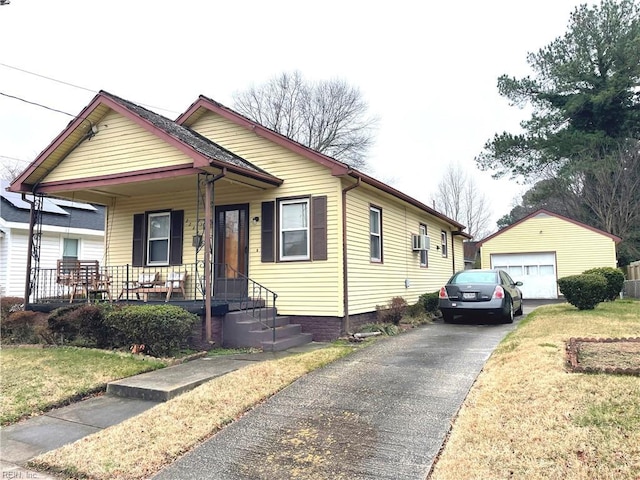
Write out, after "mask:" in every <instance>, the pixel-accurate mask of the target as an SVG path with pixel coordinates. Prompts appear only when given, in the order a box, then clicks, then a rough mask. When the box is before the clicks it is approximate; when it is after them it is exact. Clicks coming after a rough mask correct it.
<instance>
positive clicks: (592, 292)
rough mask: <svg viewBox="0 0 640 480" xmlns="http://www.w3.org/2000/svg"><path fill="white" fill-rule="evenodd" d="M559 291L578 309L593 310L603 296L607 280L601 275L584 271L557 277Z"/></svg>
mask: <svg viewBox="0 0 640 480" xmlns="http://www.w3.org/2000/svg"><path fill="white" fill-rule="evenodd" d="M558 286H559V287H560V292H561V293H562V294H563V295H564V297H565V298H566V299H567V302H569V303H570V304H571V305H573V306H574V307H577V308H578V309H579V310H593V309H594V308H595V307H596V305H598V303H600V302H601V301H602V299H603V298H605V293H606V290H607V281H606V280H605V278H604V276H603V275H598V274H595V273H586V274H582V275H571V276H568V277H563V278H560V279H558Z"/></svg>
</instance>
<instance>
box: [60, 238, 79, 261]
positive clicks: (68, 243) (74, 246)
mask: <svg viewBox="0 0 640 480" xmlns="http://www.w3.org/2000/svg"><path fill="white" fill-rule="evenodd" d="M78 243H79V241H78V239H77V238H63V239H62V259H63V260H78V250H79V249H78Z"/></svg>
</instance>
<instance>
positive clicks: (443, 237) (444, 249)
mask: <svg viewBox="0 0 640 480" xmlns="http://www.w3.org/2000/svg"><path fill="white" fill-rule="evenodd" d="M448 245H449V244H448V242H447V232H445V231H444V230H442V231H441V232H440V248H441V249H442V256H443V257H446V256H448V254H449V251H448Z"/></svg>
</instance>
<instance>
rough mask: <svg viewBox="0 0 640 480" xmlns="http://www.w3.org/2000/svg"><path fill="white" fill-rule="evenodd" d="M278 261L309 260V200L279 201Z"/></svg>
mask: <svg viewBox="0 0 640 480" xmlns="http://www.w3.org/2000/svg"><path fill="white" fill-rule="evenodd" d="M279 213H280V260H309V237H310V235H309V199H308V198H303V199H293V200H282V201H280V212H279Z"/></svg>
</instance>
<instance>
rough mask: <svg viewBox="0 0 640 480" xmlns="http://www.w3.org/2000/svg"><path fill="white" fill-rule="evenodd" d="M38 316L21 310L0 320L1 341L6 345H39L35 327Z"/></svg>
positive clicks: (35, 313)
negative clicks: (0, 328)
mask: <svg viewBox="0 0 640 480" xmlns="http://www.w3.org/2000/svg"><path fill="white" fill-rule="evenodd" d="M39 318H40V315H39V314H38V313H37V312H32V311H28V310H27V311H25V310H21V311H18V312H13V313H11V314H9V315H8V316H7V317H5V318H3V319H2V341H3V342H7V343H9V342H10V343H24V344H26V343H39V337H38V335H37V334H36V331H35V327H36V325H37V323H38V320H39Z"/></svg>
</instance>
